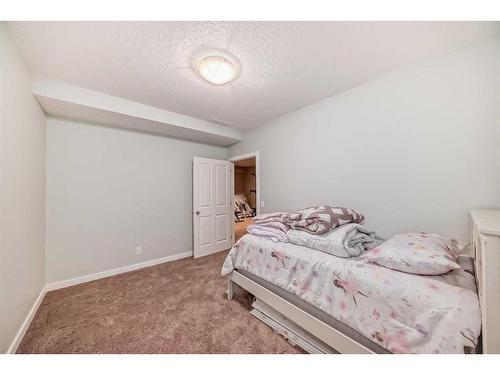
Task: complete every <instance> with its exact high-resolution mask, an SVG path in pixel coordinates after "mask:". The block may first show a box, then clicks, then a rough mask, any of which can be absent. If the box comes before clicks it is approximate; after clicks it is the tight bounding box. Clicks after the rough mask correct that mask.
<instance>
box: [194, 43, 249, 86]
mask: <svg viewBox="0 0 500 375" xmlns="http://www.w3.org/2000/svg"><path fill="white" fill-rule="evenodd" d="M191 66H192V68H193V70H194V71H195V72H196V73H198V75H199V76H200V77H201V78H203V79H204V80H206V81H208V82H210V83H213V84H214V85H224V84H226V83H229V82H231V81H234V80H235V79H236V78H237V77H238V76H239V74H240V64H239V63H238V61H237V60H236V59H235V58H234V57H233V56H231V55H229V54H228V53H227V52H223V51H214V50H212V51H206V52H203V53H199V54H197V55H195V56H193V59H192V61H191Z"/></svg>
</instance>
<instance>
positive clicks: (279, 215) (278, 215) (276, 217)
mask: <svg viewBox="0 0 500 375" xmlns="http://www.w3.org/2000/svg"><path fill="white" fill-rule="evenodd" d="M287 214H288V212H272V213H270V214H260V215H257V216H255V217H254V218H253V220H254V221H264V220H266V221H267V220H271V221H282V220H283V216H284V215H287Z"/></svg>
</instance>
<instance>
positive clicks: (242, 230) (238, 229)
mask: <svg viewBox="0 0 500 375" xmlns="http://www.w3.org/2000/svg"><path fill="white" fill-rule="evenodd" d="M252 223H253V220H252V218H251V217H247V218H245V219H244V220H243V221H236V222H235V223H234V240H235V241H238V240H239V239H240V238H241V237H243V236H244V235H245V234H246V233H247V226H249V225H250V224H252Z"/></svg>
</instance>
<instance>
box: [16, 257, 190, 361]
mask: <svg viewBox="0 0 500 375" xmlns="http://www.w3.org/2000/svg"><path fill="white" fill-rule="evenodd" d="M191 256H193V252H192V251H186V252H185V253H179V254H174V255H169V256H167V257H163V258H157V259H152V260H148V261H146V262H142V263H135V264H131V265H129V266H124V267H119V268H114V269H112V270H108V271H102V272H97V273H93V274H90V275H85V276H79V277H75V278H73V279H68V280H62V281H56V282H53V283H49V284H46V285H45V286H44V287H43V288H42V290H41V291H40V294H39V295H38V297H37V299H36V300H35V303H34V304H33V306H32V307H31V310H30V311H29V313H28V316H26V319H24V322H23V324H22V325H21V327H20V328H19V330H18V331H17V334H16V337H15V338H14V340H13V341H12V343H11V344H10V347H9V349H8V350H7V354H14V353H15V352H16V350H17V348H18V347H19V344H20V343H21V341H22V339H23V337H24V335H25V333H26V331H27V330H28V327H29V326H30V324H31V321H32V320H33V318H34V317H35V314H36V312H37V310H38V308H39V307H40V304H41V303H42V301H43V297H45V294H47V292H50V291H52V290H57V289H62V288H67V287H69V286H73V285H77V284H81V283H86V282H88V281H93V280H98V279H102V278H105V277H109V276H114V275H118V274H120V273H125V272H130V271H135V270H139V269H141V268H146V267H151V266H156V265H157V264H161V263H166V262H172V261H174V260H178V259H183V258H188V257H191Z"/></svg>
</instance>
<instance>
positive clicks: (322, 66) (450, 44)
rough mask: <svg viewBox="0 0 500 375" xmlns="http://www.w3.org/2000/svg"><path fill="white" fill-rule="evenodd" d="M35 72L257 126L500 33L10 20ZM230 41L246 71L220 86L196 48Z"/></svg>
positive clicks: (394, 25) (339, 25)
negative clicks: (196, 63)
mask: <svg viewBox="0 0 500 375" xmlns="http://www.w3.org/2000/svg"><path fill="white" fill-rule="evenodd" d="M9 30H10V32H11V34H12V36H13V37H14V40H15V41H16V43H17V45H18V47H19V49H20V51H21V53H22V55H23V56H24V59H25V60H26V62H27V64H28V65H29V67H30V68H31V70H32V72H33V73H35V74H40V75H44V76H47V77H50V78H53V79H58V80H62V81H65V82H67V83H71V84H75V85H79V86H82V87H85V88H89V89H93V90H97V91H101V92H103V93H106V94H110V95H115V96H119V97H123V98H126V99H130V100H134V101H137V102H140V103H144V104H148V105H152V106H156V107H159V108H163V109H167V110H170V111H174V112H179V113H182V114H186V115H190V116H194V117H197V118H200V119H205V120H208V119H211V118H214V119H218V120H223V121H226V122H229V123H230V124H231V126H234V127H237V128H241V129H249V128H252V127H255V126H258V125H261V124H262V123H263V122H265V121H267V120H269V119H271V118H273V117H276V116H278V115H280V114H283V113H286V112H289V111H291V110H294V109H296V108H299V107H302V106H304V105H307V104H309V103H312V102H314V101H317V100H319V99H322V98H324V97H327V96H330V95H334V94H337V93H340V92H342V91H345V90H347V89H349V88H352V87H354V86H356V85H359V84H362V83H365V82H367V81H370V80H372V79H374V78H377V77H380V76H382V75H384V74H386V73H388V72H390V71H391V70H394V69H396V68H398V67H400V66H402V65H405V64H410V63H413V62H415V61H418V60H421V59H425V58H429V57H431V56H435V55H439V54H442V53H445V52H446V51H449V50H453V49H457V48H461V47H464V46H466V45H468V44H472V43H475V42H478V41H480V40H481V39H485V38H487V37H488V36H491V35H492V34H493V33H497V32H499V31H500V29H499V24H498V23H496V24H495V23H485V22H483V23H480V22H10V23H9ZM213 48H218V49H223V50H227V51H229V52H230V53H232V54H233V55H235V56H236V57H237V58H238V59H239V60H240V61H241V65H242V73H241V76H240V77H239V78H238V79H237V80H236V81H234V82H233V83H230V84H228V85H226V86H222V87H218V86H213V85H211V84H209V83H207V82H205V81H203V80H202V79H200V78H199V77H197V76H196V75H195V74H194V73H193V71H192V70H191V69H190V68H189V60H190V58H191V56H192V55H193V54H194V53H196V52H198V51H200V50H204V49H213Z"/></svg>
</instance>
